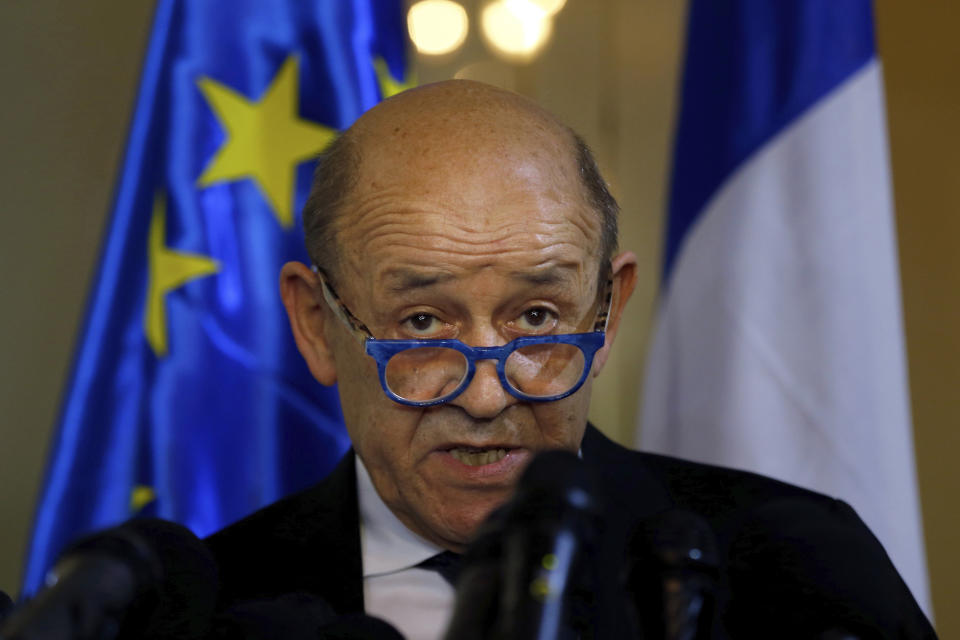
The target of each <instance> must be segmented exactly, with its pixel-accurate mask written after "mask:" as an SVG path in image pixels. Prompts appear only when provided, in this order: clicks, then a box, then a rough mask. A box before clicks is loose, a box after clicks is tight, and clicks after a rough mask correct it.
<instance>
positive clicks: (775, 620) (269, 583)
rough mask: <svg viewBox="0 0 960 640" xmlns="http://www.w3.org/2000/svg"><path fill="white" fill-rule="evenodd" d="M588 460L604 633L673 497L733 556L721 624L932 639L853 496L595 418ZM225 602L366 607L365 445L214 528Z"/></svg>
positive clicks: (620, 626)
mask: <svg viewBox="0 0 960 640" xmlns="http://www.w3.org/2000/svg"><path fill="white" fill-rule="evenodd" d="M582 454H583V460H584V462H585V463H586V464H587V465H588V467H589V468H590V469H591V470H592V472H593V474H594V476H595V479H596V480H597V481H598V484H599V486H600V490H601V493H602V495H601V497H600V499H601V502H602V503H603V506H604V525H603V531H602V534H601V535H602V542H601V544H599V545H598V547H597V548H598V551H597V558H596V561H597V563H598V567H599V568H600V574H601V575H602V576H603V580H602V582H601V584H600V589H599V591H600V593H598V594H597V601H598V602H599V603H600V604H599V613H598V615H597V619H596V637H597V638H623V637H627V635H628V633H629V632H628V631H627V629H628V628H629V625H630V622H629V620H628V618H627V617H625V611H626V609H627V607H626V606H625V604H626V599H627V597H626V596H625V594H624V592H623V589H622V588H621V587H620V586H619V582H618V580H619V578H620V577H621V573H622V568H623V567H624V564H625V563H624V558H623V553H624V547H625V545H626V542H627V539H628V536H629V535H630V532H631V531H632V530H633V528H634V527H635V526H637V525H638V523H641V522H643V521H644V520H646V519H648V518H650V517H652V516H655V515H656V514H658V513H662V512H664V511H667V510H670V509H677V508H679V509H685V510H689V511H692V512H695V513H697V514H699V515H700V516H702V517H703V518H705V519H706V521H707V522H708V523H709V524H710V526H711V527H712V528H713V530H714V532H715V533H716V536H717V543H718V549H719V551H720V558H721V559H720V562H721V567H720V569H721V576H722V577H721V583H720V589H719V590H718V591H719V596H718V609H719V611H720V614H721V615H720V616H718V622H717V625H716V627H715V635H716V637H732V638H747V637H766V638H812V637H818V636H819V634H820V633H821V632H823V631H825V630H826V629H827V628H829V627H831V626H840V627H842V628H844V629H846V630H847V631H851V632H855V633H856V634H858V635H859V637H862V638H874V637H876V638H931V637H935V635H934V633H933V630H932V628H931V627H930V625H929V623H928V622H927V620H926V618H925V617H924V615H923V613H922V612H921V611H920V609H919V607H918V606H917V604H916V602H915V601H914V600H913V598H912V596H911V595H910V592H909V590H908V589H907V587H906V586H905V585H904V583H903V581H902V580H901V578H900V576H899V575H898V574H897V572H896V570H895V569H894V568H893V566H892V565H891V563H890V560H889V559H888V557H887V555H886V553H885V552H884V550H883V548H882V547H881V546H880V544H879V542H877V540H876V538H875V537H874V536H873V535H872V534H871V533H870V531H869V530H868V529H867V528H866V526H865V525H864V524H863V523H862V522H861V521H860V519H859V518H858V517H857V516H856V514H855V513H854V512H853V510H852V509H851V508H850V507H849V506H847V505H846V504H845V503H843V502H841V501H838V500H833V499H830V498H828V497H826V496H822V495H819V494H815V493H812V492H810V491H806V490H803V489H800V488H798V487H794V486H791V485H788V484H785V483H781V482H777V481H774V480H771V479H769V478H765V477H762V476H758V475H755V474H750V473H745V472H740V471H734V470H730V469H722V468H718V467H711V466H707V465H701V464H695V463H691V462H686V461H682V460H678V459H675V458H670V457H666V456H658V455H652V454H647V453H639V452H635V451H630V450H628V449H625V448H623V447H620V446H619V445H617V444H615V443H613V442H611V441H610V440H608V439H607V438H606V437H605V436H603V435H602V434H601V433H600V432H599V431H597V430H596V429H595V428H593V427H592V426H588V428H587V433H586V435H585V437H584V440H583V444H582ZM206 542H207V545H208V547H209V548H210V550H211V551H212V552H213V554H214V556H215V558H216V560H217V563H218V565H219V570H220V578H221V583H222V588H223V591H222V594H221V600H220V606H221V608H227V607H229V606H231V605H233V604H235V603H237V602H241V601H244V600H250V599H262V598H270V597H274V596H278V595H281V594H285V593H290V592H306V593H311V594H315V595H317V596H319V597H321V598H323V599H324V600H326V601H327V602H329V603H330V604H331V605H332V606H333V608H334V609H335V610H336V611H337V612H338V613H341V614H345V613H351V612H361V611H363V581H362V567H361V557H360V534H359V515H358V507H357V488H356V482H355V462H354V456H353V454H352V453H349V454H348V455H347V456H346V457H344V459H343V461H341V462H340V464H339V465H338V466H337V467H336V469H335V470H334V471H333V472H332V473H331V474H330V476H329V477H327V479H326V480H324V481H323V482H322V483H320V484H319V485H317V486H315V487H313V488H310V489H307V490H306V491H303V492H301V493H298V494H295V495H293V496H290V497H288V498H285V499H283V500H281V501H279V502H276V503H274V504H272V505H270V506H268V507H266V508H264V509H262V510H260V511H258V512H256V513H254V514H253V515H251V516H249V517H247V518H244V519H243V520H241V521H239V522H237V523H236V524H234V525H231V526H229V527H227V528H226V529H224V530H222V531H220V532H218V533H216V534H214V535H213V536H211V537H210V538H208V539H207V540H206Z"/></svg>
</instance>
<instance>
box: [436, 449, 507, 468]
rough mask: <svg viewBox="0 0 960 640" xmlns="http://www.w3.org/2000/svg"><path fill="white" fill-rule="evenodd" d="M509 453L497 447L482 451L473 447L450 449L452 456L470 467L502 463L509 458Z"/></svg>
mask: <svg viewBox="0 0 960 640" xmlns="http://www.w3.org/2000/svg"><path fill="white" fill-rule="evenodd" d="M508 451H509V449H505V448H497V447H492V448H482V449H476V448H473V447H454V448H453V449H450V455H451V456H453V457H454V458H455V459H456V460H458V461H460V462H462V463H463V464H465V465H469V466H471V467H482V466H483V465H486V464H493V463H494V462H500V461H501V460H503V459H504V458H505V457H507V452H508Z"/></svg>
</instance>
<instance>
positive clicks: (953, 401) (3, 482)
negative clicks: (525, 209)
mask: <svg viewBox="0 0 960 640" xmlns="http://www.w3.org/2000/svg"><path fill="white" fill-rule="evenodd" d="M410 4H412V3H410ZM461 4H462V5H463V7H464V8H465V13H464V15H465V16H466V17H467V19H468V20H469V24H468V25H464V26H465V28H464V30H463V32H462V34H460V35H458V34H459V31H458V30H457V27H456V26H452V27H450V28H448V29H445V33H446V34H447V37H446V39H444V38H441V39H440V41H437V42H432V41H429V40H428V39H426V35H424V34H421V35H422V37H423V38H424V40H423V41H422V42H418V46H419V47H420V49H422V50H421V51H420V52H418V53H414V52H412V53H411V56H412V64H413V68H414V72H415V74H416V80H417V81H419V82H421V83H424V82H430V81H434V80H440V79H444V78H450V77H466V78H473V79H476V80H482V81H485V82H490V83H493V84H497V85H499V86H503V87H505V88H508V89H511V90H514V91H517V92H520V93H522V94H525V95H528V96H530V97H531V98H533V99H535V100H536V101H537V102H539V103H540V104H542V105H543V106H545V107H546V108H547V109H549V110H551V111H552V112H554V113H556V114H557V115H559V116H560V117H561V118H562V119H563V120H565V121H566V122H567V123H568V124H570V125H571V126H572V127H573V128H574V129H576V130H577V131H579V132H580V133H581V134H582V135H583V136H584V138H585V139H586V140H587V141H588V143H589V144H590V145H591V146H592V147H593V149H594V150H595V152H596V154H597V156H598V159H599V162H600V164H601V169H602V170H603V172H604V175H605V176H606V178H607V179H608V180H609V181H610V183H611V185H612V189H613V192H614V194H615V195H616V196H617V198H618V199H619V201H620V203H621V205H622V208H623V214H622V221H621V233H622V242H621V244H622V246H623V247H624V248H629V249H632V250H633V251H635V252H636V253H637V255H638V256H639V259H640V281H639V285H638V288H637V291H636V292H635V294H634V297H633V300H632V301H631V303H630V306H629V307H628V310H627V317H626V318H625V320H624V329H623V330H622V333H621V336H620V337H619V338H618V340H619V343H618V349H617V350H616V352H615V354H614V356H613V358H612V361H611V363H610V364H609V365H608V368H607V370H606V371H605V373H604V375H603V376H601V378H600V383H599V384H598V385H597V388H596V389H595V392H594V395H595V397H594V403H593V407H594V409H593V413H592V416H591V417H592V419H593V421H594V423H596V424H598V425H599V426H601V427H602V428H603V429H604V430H605V431H606V432H607V433H609V434H611V435H612V436H614V437H615V438H616V439H618V440H620V441H621V442H624V443H627V444H630V443H632V441H633V438H634V434H635V429H636V426H635V425H636V418H637V407H638V402H639V400H638V397H639V390H640V388H641V387H640V385H641V382H642V381H641V377H642V371H643V363H644V354H645V349H646V345H647V343H648V340H649V332H650V328H651V322H652V318H653V312H654V310H655V302H656V292H657V285H658V278H659V265H660V260H661V244H662V223H663V216H664V210H665V195H666V189H667V185H668V178H669V167H670V157H671V145H672V136H673V131H674V125H675V116H676V108H677V89H678V77H679V76H678V71H679V68H680V65H681V62H682V53H683V52H682V47H683V37H684V26H685V22H684V20H685V14H686V6H685V3H683V2H671V1H667V0H567V2H566V4H565V6H562V8H560V9H559V10H558V12H557V13H556V14H555V15H554V16H553V18H552V19H551V21H550V22H549V27H550V28H549V29H543V30H542V31H541V30H537V29H533V30H528V31H526V32H523V33H522V34H521V36H522V37H521V40H524V39H525V43H526V44H525V46H526V50H525V51H524V50H522V49H523V47H520V46H519V45H517V44H516V42H515V41H514V42H513V43H512V44H511V42H505V43H504V42H500V43H497V42H495V41H493V40H491V39H489V38H487V37H485V36H484V35H483V25H484V22H490V23H491V24H495V22H496V20H497V19H498V17H497V16H496V15H493V14H491V15H482V14H481V11H480V9H481V7H480V4H481V3H480V2H475V1H471V0H464V1H463V2H461ZM558 4H562V3H558ZM874 7H875V12H876V26H877V37H878V48H879V51H880V56H881V59H882V62H883V68H884V77H885V82H886V95H887V111H888V124H889V134H890V147H891V158H892V166H893V178H894V195H895V205H896V218H897V228H898V235H899V247H900V264H901V278H902V293H903V302H904V315H905V323H906V339H907V349H908V358H909V374H910V386H911V395H912V411H913V424H914V438H915V445H916V454H917V469H918V477H919V487H920V497H921V501H922V508H923V517H924V527H925V535H926V544H927V555H928V564H929V571H930V581H931V587H932V595H933V607H934V611H935V615H936V626H937V627H938V630H939V632H940V634H941V637H944V638H951V637H960V612H958V611H956V608H955V607H953V606H952V603H953V598H954V597H955V595H956V594H957V593H960V549H958V546H957V545H956V544H955V541H956V539H957V534H956V531H957V529H958V527H960V515H958V513H960V508H958V506H957V496H958V495H960V465H958V464H957V456H958V454H960V251H958V250H957V247H958V246H960V245H958V243H960V215H958V214H960V190H958V188H957V183H958V175H960V174H958V168H960V118H957V114H958V113H960V83H958V80H957V73H956V63H957V60H960V39H958V38H956V35H955V31H956V26H957V25H958V24H960V5H957V4H956V3H950V2H947V1H945V0H941V1H930V2H924V3H902V2H896V1H895V0H879V1H877V2H875V4H874ZM152 12H153V2H152V1H149V0H139V1H131V0H99V1H98V2H68V1H65V0H61V1H57V0H31V1H30V2H22V1H17V0H7V1H6V2H3V3H0V87H2V88H3V89H2V93H3V99H2V100H0V132H2V133H0V140H2V149H3V151H2V159H0V163H2V169H0V184H2V193H3V194H4V196H3V216H4V233H3V234H2V236H0V283H2V284H0V291H2V294H3V302H4V305H3V313H2V314H0V353H2V354H3V365H2V366H0V411H2V414H3V418H2V420H0V515H2V519H0V589H3V590H5V591H8V592H11V593H13V592H16V591H18V590H19V582H20V576H21V572H22V568H23V567H22V558H23V551H24V548H25V545H26V543H27V538H28V534H29V530H30V526H31V521H32V517H33V512H34V503H35V500H36V497H37V495H38V491H39V487H40V482H41V480H42V474H43V471H44V467H45V464H46V460H47V454H48V444H49V438H50V435H51V431H52V428H53V425H54V421H55V419H56V416H57V413H58V410H59V407H60V399H61V393H62V391H63V387H64V384H65V380H66V376H67V374H68V371H69V366H70V363H71V358H72V355H73V349H74V347H75V342H76V340H77V331H78V325H79V322H80V320H81V317H82V314H83V311H84V308H85V302H86V299H87V294H88V291H89V287H90V285H91V277H92V275H93V273H94V269H95V266H96V261H97V258H98V255H99V249H100V242H101V238H102V233H103V231H104V225H105V221H106V217H107V214H108V211H109V207H110V205H111V202H112V196H113V189H114V186H115V181H116V177H117V170H118V167H119V164H120V161H121V154H122V150H123V146H124V142H125V138H126V134H127V127H128V124H129V120H130V117H131V109H132V104H133V100H134V97H135V94H136V88H137V83H138V80H139V74H140V69H141V63H142V56H143V52H144V51H145V47H146V44H147V37H148V33H149V28H150V21H151V18H152V15H153V14H152ZM450 19H451V20H453V21H454V22H453V23H451V24H454V25H455V24H456V22H457V21H460V20H462V17H458V16H456V15H454V16H451V17H450ZM411 20H413V18H412V17H411ZM412 24H415V23H412ZM413 35H414V37H415V38H416V37H417V33H414V34H413ZM498 47H499V49H498ZM445 49H450V50H449V51H445ZM278 302H279V301H278ZM877 473H878V474H882V473H883V470H882V469H877Z"/></svg>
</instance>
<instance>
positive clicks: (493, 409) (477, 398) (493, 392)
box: [450, 360, 517, 420]
mask: <svg viewBox="0 0 960 640" xmlns="http://www.w3.org/2000/svg"><path fill="white" fill-rule="evenodd" d="M516 402H517V399H516V398H514V397H513V396H512V395H510V393H509V392H508V391H507V390H506V389H504V388H503V385H502V384H500V378H499V377H498V376H497V367H496V364H495V363H494V362H493V361H491V360H481V361H478V362H477V364H476V371H475V372H474V374H473V380H471V381H470V384H469V385H468V386H467V388H466V389H464V390H463V392H462V393H461V394H460V395H458V396H457V397H456V398H454V399H453V400H451V401H450V404H454V405H457V406H458V407H460V408H461V409H463V410H464V411H466V412H467V413H468V414H470V416H471V417H474V418H478V419H487V420H489V419H491V418H495V417H496V416H498V415H499V414H500V412H501V411H503V410H504V409H506V408H507V407H509V406H510V405H512V404H515V403H516Z"/></svg>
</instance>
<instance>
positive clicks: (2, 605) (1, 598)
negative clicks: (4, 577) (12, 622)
mask: <svg viewBox="0 0 960 640" xmlns="http://www.w3.org/2000/svg"><path fill="white" fill-rule="evenodd" d="M11 609H13V600H11V599H10V596H8V595H7V594H6V593H4V592H3V591H0V623H2V622H3V619H4V618H6V617H7V614H8V613H10V610H11Z"/></svg>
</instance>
